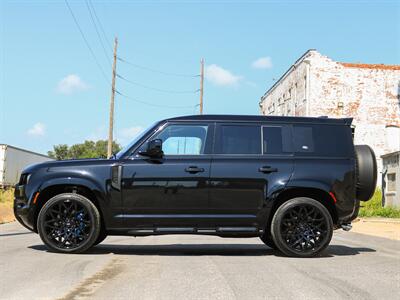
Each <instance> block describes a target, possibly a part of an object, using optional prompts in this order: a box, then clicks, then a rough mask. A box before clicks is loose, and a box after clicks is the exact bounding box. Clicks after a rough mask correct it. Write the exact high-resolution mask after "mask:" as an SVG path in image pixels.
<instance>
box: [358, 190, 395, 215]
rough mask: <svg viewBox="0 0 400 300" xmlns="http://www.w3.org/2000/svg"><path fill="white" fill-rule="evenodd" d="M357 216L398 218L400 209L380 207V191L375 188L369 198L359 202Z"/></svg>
mask: <svg viewBox="0 0 400 300" xmlns="http://www.w3.org/2000/svg"><path fill="white" fill-rule="evenodd" d="M358 216H359V217H384V218H400V209H398V208H394V207H382V191H381V190H380V189H377V190H376V191H375V194H374V196H373V197H372V199H371V200H369V201H367V202H361V208H360V212H359V214H358Z"/></svg>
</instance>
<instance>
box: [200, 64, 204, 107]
mask: <svg viewBox="0 0 400 300" xmlns="http://www.w3.org/2000/svg"><path fill="white" fill-rule="evenodd" d="M203 92H204V58H202V59H201V60H200V114H201V115H202V114H203Z"/></svg>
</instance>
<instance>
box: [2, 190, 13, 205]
mask: <svg viewBox="0 0 400 300" xmlns="http://www.w3.org/2000/svg"><path fill="white" fill-rule="evenodd" d="M13 201H14V189H0V203H6V204H11V205H12V203H13Z"/></svg>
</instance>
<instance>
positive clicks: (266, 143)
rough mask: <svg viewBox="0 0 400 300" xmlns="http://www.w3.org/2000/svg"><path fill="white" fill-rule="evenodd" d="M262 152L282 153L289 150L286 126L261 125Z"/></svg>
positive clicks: (288, 129) (288, 133) (288, 130)
mask: <svg viewBox="0 0 400 300" xmlns="http://www.w3.org/2000/svg"><path fill="white" fill-rule="evenodd" d="M262 133H263V153H264V154H283V153H289V152H291V144H290V128H289V127H288V126H274V125H271V126H263V127H262Z"/></svg>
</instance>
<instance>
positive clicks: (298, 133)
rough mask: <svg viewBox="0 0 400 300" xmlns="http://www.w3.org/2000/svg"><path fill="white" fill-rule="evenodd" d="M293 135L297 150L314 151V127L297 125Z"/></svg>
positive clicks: (295, 149)
mask: <svg viewBox="0 0 400 300" xmlns="http://www.w3.org/2000/svg"><path fill="white" fill-rule="evenodd" d="M293 136H294V151H295V152H314V141H313V128H312V127H310V126H307V127H302V126H295V127H294V128H293Z"/></svg>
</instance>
